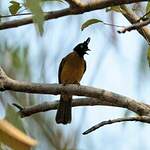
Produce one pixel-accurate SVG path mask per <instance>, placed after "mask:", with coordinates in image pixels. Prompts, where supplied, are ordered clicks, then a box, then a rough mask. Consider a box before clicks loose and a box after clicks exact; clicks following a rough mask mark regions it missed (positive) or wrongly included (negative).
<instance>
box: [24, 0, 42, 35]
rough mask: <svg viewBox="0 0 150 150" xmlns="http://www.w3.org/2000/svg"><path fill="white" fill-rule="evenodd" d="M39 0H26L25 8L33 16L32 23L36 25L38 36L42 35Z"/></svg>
mask: <svg viewBox="0 0 150 150" xmlns="http://www.w3.org/2000/svg"><path fill="white" fill-rule="evenodd" d="M40 3H41V0H26V6H27V7H28V9H29V10H30V11H31V12H32V14H33V22H34V23H35V25H37V28H38V31H39V32H40V34H41V35H42V34H43V31H44V28H43V24H44V14H43V11H42V8H41V5H40Z"/></svg>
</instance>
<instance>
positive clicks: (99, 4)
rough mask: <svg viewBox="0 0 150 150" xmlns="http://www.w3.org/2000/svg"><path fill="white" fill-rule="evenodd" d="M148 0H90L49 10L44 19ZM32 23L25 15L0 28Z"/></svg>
mask: <svg viewBox="0 0 150 150" xmlns="http://www.w3.org/2000/svg"><path fill="white" fill-rule="evenodd" d="M69 1H71V0H69ZM144 1H148V0H119V1H118V0H98V1H95V2H91V3H90V4H88V3H87V4H82V5H80V7H70V8H66V9H63V10H58V11H51V12H47V13H45V20H49V19H56V18H58V17H63V16H68V15H78V14H83V13H85V12H89V11H94V10H98V9H103V8H107V7H111V6H116V5H122V4H131V3H136V2H144ZM74 2H75V1H74ZM30 23H33V20H32V17H26V18H23V19H18V20H12V21H6V22H2V23H0V30H2V29H8V28H15V27H19V26H22V25H26V24H30Z"/></svg>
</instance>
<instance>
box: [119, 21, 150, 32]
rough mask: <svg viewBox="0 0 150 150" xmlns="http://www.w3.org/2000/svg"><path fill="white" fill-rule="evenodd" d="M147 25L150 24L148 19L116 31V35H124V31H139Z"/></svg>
mask: <svg viewBox="0 0 150 150" xmlns="http://www.w3.org/2000/svg"><path fill="white" fill-rule="evenodd" d="M149 23H150V18H149V19H147V20H145V21H142V22H138V23H135V24H132V25H130V26H128V27H124V28H123V29H121V30H118V33H125V32H126V31H132V30H137V29H140V28H141V27H144V26H146V25H148V24H149Z"/></svg>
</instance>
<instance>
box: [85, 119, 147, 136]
mask: <svg viewBox="0 0 150 150" xmlns="http://www.w3.org/2000/svg"><path fill="white" fill-rule="evenodd" d="M125 121H140V122H144V123H150V117H148V116H137V117H127V118H117V119H113V120H107V121H102V122H100V123H98V124H97V125H95V126H93V127H91V128H89V129H88V130H86V131H85V132H83V135H86V134H89V133H91V132H93V131H95V130H96V129H98V128H100V127H102V126H105V125H109V124H113V123H118V122H125Z"/></svg>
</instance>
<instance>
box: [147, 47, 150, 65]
mask: <svg viewBox="0 0 150 150" xmlns="http://www.w3.org/2000/svg"><path fill="white" fill-rule="evenodd" d="M147 60H148V64H149V67H150V47H149V48H148V50H147Z"/></svg>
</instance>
